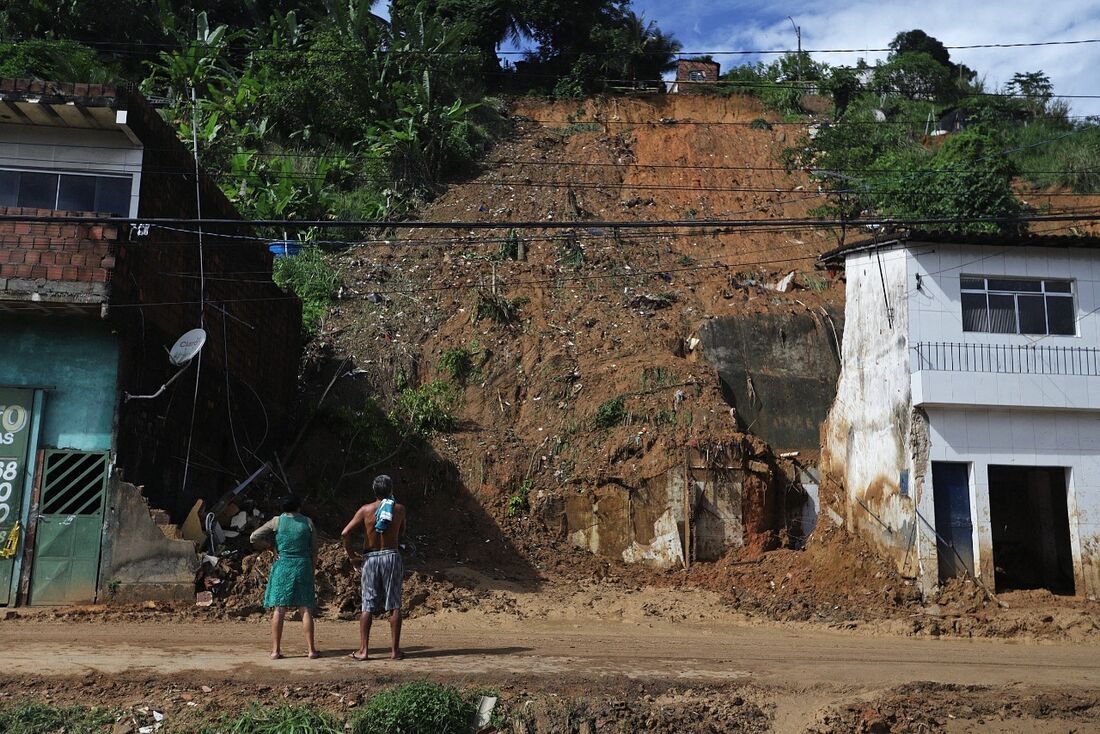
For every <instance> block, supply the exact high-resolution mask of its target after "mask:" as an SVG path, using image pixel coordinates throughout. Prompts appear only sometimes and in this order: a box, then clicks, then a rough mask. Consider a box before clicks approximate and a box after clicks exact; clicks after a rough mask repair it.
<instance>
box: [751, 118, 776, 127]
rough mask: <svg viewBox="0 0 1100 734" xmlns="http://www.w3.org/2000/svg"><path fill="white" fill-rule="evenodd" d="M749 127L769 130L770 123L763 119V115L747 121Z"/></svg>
mask: <svg viewBox="0 0 1100 734" xmlns="http://www.w3.org/2000/svg"><path fill="white" fill-rule="evenodd" d="M749 127H750V128H752V129H753V130H771V129H772V124H771V123H770V122H768V121H767V120H765V119H764V118H763V117H757V118H756V119H755V120H753V121H752V122H750V123H749Z"/></svg>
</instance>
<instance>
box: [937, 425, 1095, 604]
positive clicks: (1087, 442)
mask: <svg viewBox="0 0 1100 734" xmlns="http://www.w3.org/2000/svg"><path fill="white" fill-rule="evenodd" d="M928 417H929V421H930V430H929V437H930V439H931V441H930V442H931V449H930V452H929V460H930V461H960V462H967V463H970V464H971V472H970V477H971V486H970V504H971V513H972V519H973V522H974V539H973V540H974V549H975V560H974V565H975V572H976V574H977V575H978V576H979V577H980V578H983V579H984V580H985V581H986V582H988V583H990V584H991V583H992V582H993V558H992V548H993V538H992V535H991V531H990V514H989V466H990V465H991V464H992V465H1005V466H1047V467H1051V466H1054V467H1066V468H1068V469H1070V471H1069V472H1068V475H1067V483H1068V486H1067V500H1068V507H1069V516H1070V528H1069V530H1070V541H1071V547H1072V550H1073V557H1074V576H1075V581H1076V585H1077V591H1078V593H1079V594H1088V595H1091V596H1097V595H1100V450H1098V448H1100V413H1092V412H1083V411H1055V410H1042V411H1040V410H1005V409H981V408H929V409H928ZM929 477H931V474H929ZM928 490H929V491H928V492H927V495H928V512H934V511H933V508H932V504H931V494H932V493H931V491H930V490H931V482H930V481H929V482H928ZM922 514H925V510H923V509H922ZM925 516H926V517H928V518H929V519H930V520H931V521H932V523H933V524H934V523H935V519H934V518H935V515H934V514H932V515H931V516H929V515H928V514H925Z"/></svg>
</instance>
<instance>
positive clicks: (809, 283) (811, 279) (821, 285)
mask: <svg viewBox="0 0 1100 734" xmlns="http://www.w3.org/2000/svg"><path fill="white" fill-rule="evenodd" d="M802 282H803V283H805V284H806V287H807V288H809V289H810V290H812V291H819V292H820V291H823V290H825V289H826V288H828V287H829V281H828V280H827V279H826V278H825V277H824V276H821V275H817V274H816V273H803V274H802Z"/></svg>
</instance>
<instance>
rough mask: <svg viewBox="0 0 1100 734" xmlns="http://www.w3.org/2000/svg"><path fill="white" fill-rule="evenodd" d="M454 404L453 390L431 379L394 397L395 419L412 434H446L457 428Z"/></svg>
mask: <svg viewBox="0 0 1100 734" xmlns="http://www.w3.org/2000/svg"><path fill="white" fill-rule="evenodd" d="M456 402H457V398H456V396H455V392H454V389H453V387H452V386H451V385H449V384H447V383H446V382H443V381H442V380H434V381H432V382H427V383H425V384H423V385H421V386H420V387H417V388H406V389H405V390H403V391H402V392H401V394H400V395H398V397H397V406H396V408H395V411H394V413H395V416H394V417H395V418H396V420H397V422H398V423H400V424H402V425H404V426H406V427H407V428H408V432H409V433H412V434H415V435H419V436H430V435H432V434H434V433H447V432H450V431H453V430H455V429H456V428H458V417H457V416H456V415H455V404H456Z"/></svg>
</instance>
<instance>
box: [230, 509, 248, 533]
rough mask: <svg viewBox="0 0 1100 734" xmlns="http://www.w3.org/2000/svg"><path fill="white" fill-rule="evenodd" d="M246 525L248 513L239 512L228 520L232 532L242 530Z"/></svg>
mask: <svg viewBox="0 0 1100 734" xmlns="http://www.w3.org/2000/svg"><path fill="white" fill-rule="evenodd" d="M246 523H248V513H247V512H245V511H244V510H241V511H240V512H238V513H237V514H236V515H234V516H233V517H232V518H231V519H230V520H229V527H231V528H233V529H234V530H243V529H244V526H245V524H246Z"/></svg>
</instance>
